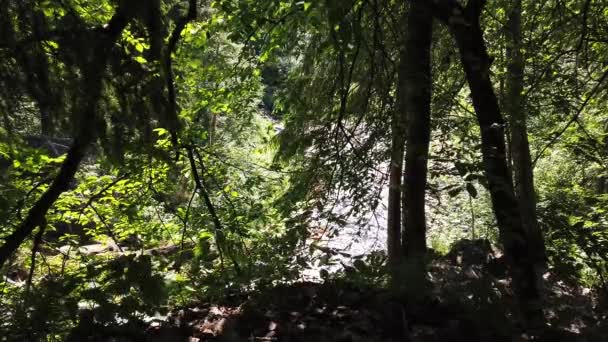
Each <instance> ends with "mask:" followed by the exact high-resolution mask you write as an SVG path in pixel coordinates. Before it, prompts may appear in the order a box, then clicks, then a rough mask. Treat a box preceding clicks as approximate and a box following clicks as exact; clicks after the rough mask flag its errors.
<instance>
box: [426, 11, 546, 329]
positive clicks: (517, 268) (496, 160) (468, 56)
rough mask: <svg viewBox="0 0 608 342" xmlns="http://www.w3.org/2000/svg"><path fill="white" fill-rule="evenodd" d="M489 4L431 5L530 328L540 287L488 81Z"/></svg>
mask: <svg viewBox="0 0 608 342" xmlns="http://www.w3.org/2000/svg"><path fill="white" fill-rule="evenodd" d="M484 5H485V0H469V1H468V3H467V7H466V8H465V7H462V6H461V5H459V4H458V3H457V2H456V1H453V0H447V1H442V2H434V3H433V4H431V6H433V8H434V12H435V15H436V16H437V17H438V18H439V19H441V20H442V21H443V22H444V23H445V24H447V25H448V26H449V28H450V30H451V32H452V34H453V36H454V38H455V40H456V43H457V45H458V49H459V52H460V59H461V63H462V65H463V68H464V71H465V74H466V78H467V82H468V84H469V88H470V91H471V97H472V100H473V107H474V108H475V113H476V116H477V121H478V123H479V126H480V129H481V142H482V156H483V163H484V169H485V174H486V177H487V179H488V185H489V191H490V195H491V199H492V207H493V210H494V214H495V216H496V221H497V223H498V229H499V234H500V240H501V242H502V244H503V247H504V250H505V256H506V258H507V261H508V263H509V266H510V267H509V268H510V272H511V277H512V280H513V286H514V290H515V295H516V297H517V299H518V301H519V305H520V308H521V313H522V316H523V318H524V320H525V322H526V323H527V324H528V325H529V326H530V327H538V326H540V325H541V324H542V322H543V321H544V318H543V312H542V304H541V296H540V294H541V291H540V288H539V286H540V284H542V278H541V279H538V278H537V276H538V274H537V272H536V271H535V268H534V260H533V258H532V256H531V255H530V249H529V246H530V244H529V241H528V240H527V237H528V236H527V234H526V231H525V229H524V226H523V223H522V219H521V213H520V209H519V205H518V203H517V200H516V197H515V192H514V189H513V183H512V180H511V173H510V170H509V168H508V166H507V160H506V155H505V137H504V121H503V118H502V115H501V112H500V108H499V106H498V100H497V98H496V94H495V93H494V89H493V86H492V82H491V80H490V64H491V62H490V57H489V55H488V53H487V50H486V46H485V42H484V39H483V31H482V29H481V25H480V22H479V17H480V15H481V11H482V9H483V6H484Z"/></svg>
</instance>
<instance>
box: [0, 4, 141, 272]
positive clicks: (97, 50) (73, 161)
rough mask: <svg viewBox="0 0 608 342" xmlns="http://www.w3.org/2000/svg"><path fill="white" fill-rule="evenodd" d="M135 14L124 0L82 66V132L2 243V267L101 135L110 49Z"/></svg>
mask: <svg viewBox="0 0 608 342" xmlns="http://www.w3.org/2000/svg"><path fill="white" fill-rule="evenodd" d="M132 15H133V13H132V11H130V8H129V6H127V5H125V3H124V2H123V3H122V4H121V6H120V7H119V9H118V10H117V12H116V14H115V15H114V16H113V17H112V19H111V21H110V22H109V24H108V25H107V27H106V28H105V29H104V30H103V31H101V33H100V35H99V36H98V37H96V38H97V43H96V46H95V47H94V49H93V51H92V53H91V56H92V59H91V60H90V62H89V63H87V64H86V65H84V66H83V68H82V73H83V93H84V94H86V95H87V98H86V99H83V100H82V101H81V102H80V103H81V104H82V107H81V108H79V118H80V123H79V127H78V131H77V132H78V135H77V136H76V138H75V139H74V142H73V144H72V146H71V147H70V149H69V151H68V153H67V156H66V158H65V161H64V162H63V164H62V165H61V169H60V170H59V173H58V174H57V177H55V179H54V180H53V183H52V184H51V186H50V187H49V188H48V190H47V191H45V192H44V194H42V196H41V197H40V198H39V199H38V200H37V201H36V203H35V204H34V206H33V207H32V208H31V209H30V210H29V212H28V214H27V217H26V218H25V219H24V220H23V222H22V223H21V224H20V225H19V226H18V227H17V229H15V231H13V232H12V233H11V234H10V235H9V236H7V237H6V238H4V241H5V242H4V244H3V245H2V247H0V268H1V267H2V266H3V265H4V263H5V262H6V260H8V258H9V257H10V256H11V255H12V254H13V253H14V252H15V251H16V250H17V249H18V248H19V246H20V245H21V244H22V243H23V241H24V240H25V239H26V238H27V237H28V236H29V235H30V234H31V233H32V232H33V231H34V229H36V227H38V226H39V225H41V224H42V223H43V222H44V219H45V216H46V213H47V211H48V210H49V209H50V208H51V206H52V205H53V204H54V203H55V201H56V200H57V198H58V197H59V196H60V195H61V194H62V193H63V192H64V191H66V190H67V189H68V187H69V185H70V182H71V181H72V179H74V175H75V174H76V171H77V170H78V166H79V165H80V162H81V161H82V159H83V158H84V156H85V153H86V150H87V148H88V147H89V146H90V145H91V144H92V143H93V141H94V140H95V138H96V136H97V135H96V130H95V124H96V123H97V122H96V121H97V117H98V114H97V103H98V101H99V98H100V97H101V92H102V81H103V76H104V73H105V69H106V63H107V59H108V55H109V50H110V49H111V48H112V46H113V44H114V42H115V41H116V39H118V37H119V36H120V34H121V33H122V31H123V29H124V28H125V27H126V25H127V23H128V21H129V19H130V18H131V17H132ZM87 119H88V120H87Z"/></svg>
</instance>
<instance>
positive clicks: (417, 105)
mask: <svg viewBox="0 0 608 342" xmlns="http://www.w3.org/2000/svg"><path fill="white" fill-rule="evenodd" d="M425 2H426V1H425V0H414V1H412V2H411V8H410V12H409V15H408V25H407V33H406V39H405V55H404V56H403V57H404V59H405V61H404V62H405V70H404V71H405V72H404V80H403V84H404V89H403V91H404V97H405V109H406V113H407V142H406V147H405V151H406V152H405V172H404V183H405V190H404V191H405V193H404V202H405V203H404V210H405V213H404V218H405V222H403V224H404V227H403V228H404V229H403V246H404V252H405V255H406V257H407V258H409V259H411V258H416V259H422V258H423V257H424V255H425V254H426V215H425V189H426V182H427V163H428V157H429V143H430V135H431V128H430V119H431V36H432V26H433V17H432V14H431V12H430V10H429V8H428V7H427V6H426V5H425Z"/></svg>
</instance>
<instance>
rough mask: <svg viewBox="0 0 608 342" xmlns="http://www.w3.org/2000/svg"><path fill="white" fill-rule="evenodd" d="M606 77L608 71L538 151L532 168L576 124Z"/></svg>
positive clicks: (607, 70)
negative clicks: (562, 125)
mask: <svg viewBox="0 0 608 342" xmlns="http://www.w3.org/2000/svg"><path fill="white" fill-rule="evenodd" d="M606 77H608V69H606V71H605V72H604V74H603V75H602V77H601V78H600V80H599V81H598V82H597V83H596V84H595V86H594V87H593V89H591V91H590V92H589V95H588V96H587V98H586V99H585V101H583V103H582V104H581V105H580V107H579V108H578V110H577V111H576V113H574V115H573V116H572V118H570V120H568V122H567V123H566V125H565V126H564V127H563V128H562V129H561V130H559V132H558V133H557V134H556V135H555V136H553V139H551V141H549V142H548V143H547V145H545V146H544V147H543V148H542V149H541V150H540V152H539V153H538V154H537V155H536V157H535V158H534V161H533V162H532V168H534V167H536V163H537V162H538V160H539V159H540V157H541V156H542V155H543V154H544V153H545V151H546V150H547V149H548V148H549V147H551V146H553V144H555V143H556V142H557V140H558V139H559V138H560V137H561V136H562V134H564V132H566V130H567V129H568V128H569V127H570V125H572V124H573V123H574V122H576V121H577V120H578V118H579V116H580V115H581V114H582V112H583V110H584V109H585V107H586V106H587V104H589V101H590V100H591V99H592V98H593V95H595V93H596V92H597V90H598V89H599V88H600V85H602V83H603V82H604V80H605V79H606Z"/></svg>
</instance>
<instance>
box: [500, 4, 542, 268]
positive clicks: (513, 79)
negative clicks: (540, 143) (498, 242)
mask: <svg viewBox="0 0 608 342" xmlns="http://www.w3.org/2000/svg"><path fill="white" fill-rule="evenodd" d="M506 57H507V77H506V99H505V113H506V115H507V117H508V119H509V125H510V128H511V129H510V133H511V139H510V144H511V148H510V151H511V156H512V160H513V165H512V166H513V169H512V170H513V180H514V183H515V196H516V199H517V201H518V202H519V208H520V211H521V218H522V224H523V226H524V230H525V231H526V232H527V234H528V238H527V240H528V243H529V248H530V253H531V257H532V258H533V260H534V264H535V267H536V269H537V272H539V273H544V270H545V269H546V259H547V257H546V250H545V241H544V239H543V234H542V232H541V230H540V227H539V225H538V219H537V217H536V193H535V190H534V175H533V172H532V170H533V168H532V158H531V157H530V146H529V143H528V131H527V115H526V113H525V111H524V106H523V104H524V102H523V101H524V99H523V96H522V92H523V88H524V63H525V61H524V58H523V55H522V34H521V0H515V1H514V3H513V7H512V8H511V9H510V14H509V24H508V28H507V56H506ZM541 277H542V274H540V275H538V276H537V278H538V279H540V278H541Z"/></svg>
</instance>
